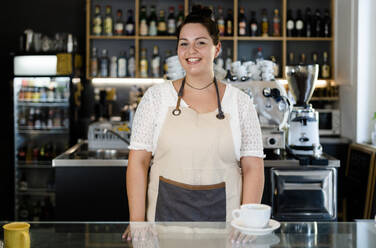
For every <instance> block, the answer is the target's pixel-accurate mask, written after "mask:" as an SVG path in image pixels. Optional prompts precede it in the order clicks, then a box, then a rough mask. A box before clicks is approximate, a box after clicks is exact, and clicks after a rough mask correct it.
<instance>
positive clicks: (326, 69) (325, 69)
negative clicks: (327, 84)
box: [321, 52, 330, 79]
mask: <svg viewBox="0 0 376 248" xmlns="http://www.w3.org/2000/svg"><path fill="white" fill-rule="evenodd" d="M321 77H322V78H325V79H326V78H329V77H330V65H329V63H328V53H327V52H324V53H323V64H322V65H321Z"/></svg>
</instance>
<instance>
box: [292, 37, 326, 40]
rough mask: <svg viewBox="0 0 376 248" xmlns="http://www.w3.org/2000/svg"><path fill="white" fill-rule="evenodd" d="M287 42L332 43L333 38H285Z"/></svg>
mask: <svg viewBox="0 0 376 248" xmlns="http://www.w3.org/2000/svg"><path fill="white" fill-rule="evenodd" d="M286 40H287V41H333V37H286Z"/></svg>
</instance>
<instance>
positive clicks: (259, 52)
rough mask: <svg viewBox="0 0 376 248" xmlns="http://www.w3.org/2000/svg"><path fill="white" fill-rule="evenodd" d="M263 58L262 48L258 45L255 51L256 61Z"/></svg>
mask: <svg viewBox="0 0 376 248" xmlns="http://www.w3.org/2000/svg"><path fill="white" fill-rule="evenodd" d="M263 60H264V56H263V55H262V48H261V47H258V48H257V53H256V62H261V61H263Z"/></svg>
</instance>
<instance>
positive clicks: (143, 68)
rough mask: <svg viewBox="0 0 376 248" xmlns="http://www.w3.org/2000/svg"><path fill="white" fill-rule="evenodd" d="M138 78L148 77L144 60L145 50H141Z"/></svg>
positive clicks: (146, 64)
mask: <svg viewBox="0 0 376 248" xmlns="http://www.w3.org/2000/svg"><path fill="white" fill-rule="evenodd" d="M140 76H141V77H148V60H147V58H146V48H142V49H141V59H140Z"/></svg>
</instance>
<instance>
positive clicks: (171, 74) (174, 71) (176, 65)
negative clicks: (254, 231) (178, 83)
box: [166, 55, 185, 80]
mask: <svg viewBox="0 0 376 248" xmlns="http://www.w3.org/2000/svg"><path fill="white" fill-rule="evenodd" d="M166 63H167V78H168V79H170V80H176V79H179V78H183V77H184V76H185V70H184V69H183V67H182V66H181V64H180V62H179V58H178V56H177V55H175V56H171V57H169V58H167V59H166Z"/></svg>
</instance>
